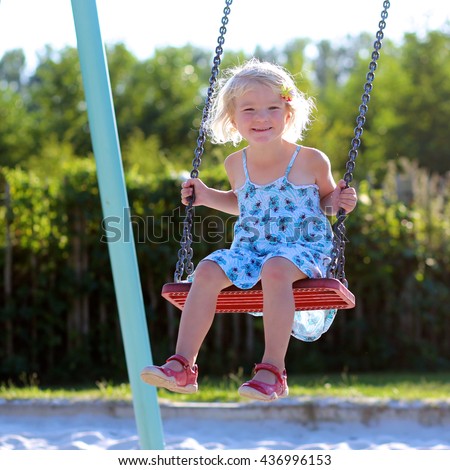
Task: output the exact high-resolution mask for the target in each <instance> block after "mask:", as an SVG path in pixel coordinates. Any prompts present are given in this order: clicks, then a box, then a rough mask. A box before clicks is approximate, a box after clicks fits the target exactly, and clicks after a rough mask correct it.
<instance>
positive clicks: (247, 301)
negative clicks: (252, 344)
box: [161, 278, 355, 313]
mask: <svg viewBox="0 0 450 470" xmlns="http://www.w3.org/2000/svg"><path fill="white" fill-rule="evenodd" d="M190 288H191V283H190V282H172V283H168V284H164V286H163V288H162V292H161V295H162V296H163V297H164V298H165V299H166V300H168V301H169V302H170V303H171V304H173V305H175V307H177V308H179V309H180V310H182V309H183V307H184V304H185V302H186V298H187V295H188V293H189V290H190ZM292 290H293V292H294V299H295V309H296V310H327V309H333V308H336V309H349V308H353V307H354V306H355V296H354V295H353V294H352V293H351V292H350V291H349V290H348V289H347V288H346V287H345V286H344V285H343V284H342V283H341V282H340V281H338V280H337V279H328V278H325V279H302V280H301V281H296V282H294V284H293V285H292ZM262 311H263V291H262V289H261V283H260V282H258V283H257V284H256V285H255V286H253V287H252V288H250V289H239V288H238V287H236V286H230V287H227V288H226V289H224V290H222V291H221V292H220V294H219V296H218V298H217V305H216V313H249V312H262Z"/></svg>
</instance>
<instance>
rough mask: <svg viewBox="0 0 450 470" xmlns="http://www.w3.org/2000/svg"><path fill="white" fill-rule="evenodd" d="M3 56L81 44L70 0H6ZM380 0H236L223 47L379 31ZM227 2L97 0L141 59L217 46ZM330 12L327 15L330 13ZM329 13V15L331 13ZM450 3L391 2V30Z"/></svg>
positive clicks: (443, 23)
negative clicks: (158, 51)
mask: <svg viewBox="0 0 450 470" xmlns="http://www.w3.org/2000/svg"><path fill="white" fill-rule="evenodd" d="M0 2H1V3H0V56H1V55H3V53H4V52H5V51H7V50H11V49H14V48H22V49H24V50H25V52H26V55H27V61H28V63H29V66H30V67H33V65H34V64H35V63H36V54H37V53H39V51H41V52H42V51H43V48H44V46H45V45H46V44H49V45H52V46H53V47H54V48H55V49H61V48H63V47H64V46H67V45H70V46H75V45H76V36H75V30H74V26H73V19H72V9H71V2H70V0H0ZM382 4H383V1H382V0H341V1H334V0H308V1H302V0H276V1H273V0H234V2H233V4H232V6H231V15H230V23H229V26H228V33H227V38H226V42H225V49H227V48H228V49H232V50H237V49H244V50H245V51H246V52H248V53H251V52H252V51H253V50H254V48H255V46H256V45H261V46H262V47H264V48H266V49H268V48H271V47H276V46H282V45H284V44H286V43H287V42H288V41H289V40H291V39H293V38H298V37H307V38H311V39H313V40H320V39H335V40H336V41H338V40H339V38H343V37H345V36H346V35H348V34H357V33H359V32H361V31H368V32H371V33H373V34H374V33H375V31H376V30H377V25H378V21H379V18H380V12H381V10H382ZM224 6H225V1H224V0H190V1H188V0H165V1H160V0H97V7H98V11H99V17H100V27H101V30H102V35H103V39H104V41H105V42H106V43H108V44H111V43H116V42H119V41H121V42H124V43H125V44H126V45H127V47H128V48H129V49H130V50H131V51H133V53H134V54H135V55H136V56H137V57H139V58H140V59H144V58H146V57H150V56H151V55H152V53H153V51H154V49H155V47H163V46H168V45H173V46H180V45H184V44H187V43H191V44H194V45H197V46H201V47H204V48H206V49H211V52H212V51H213V50H214V48H215V45H216V40H217V36H218V30H219V26H220V20H221V17H222V12H223V8H224ZM325 12H326V14H325ZM325 17H326V18H325ZM449 18H450V8H449V7H448V3H447V2H445V1H442V0H425V1H424V0H392V1H391V7H390V9H389V17H388V20H387V22H388V26H387V28H386V36H387V37H390V38H392V39H394V40H400V39H401V37H402V36H403V34H404V32H406V31H415V32H419V33H422V32H425V31H427V30H430V29H442V28H444V27H445V28H446V31H447V32H448V31H450V26H449Z"/></svg>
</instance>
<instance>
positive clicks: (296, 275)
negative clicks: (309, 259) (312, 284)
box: [255, 257, 307, 384]
mask: <svg viewBox="0 0 450 470" xmlns="http://www.w3.org/2000/svg"><path fill="white" fill-rule="evenodd" d="M306 277H307V276H306V275H305V274H304V273H302V272H301V271H300V270H299V269H298V268H297V267H296V266H295V265H294V264H293V263H292V262H291V261H289V260H288V259H285V258H282V257H274V258H271V259H269V260H268V261H267V262H266V263H265V264H264V267H263V270H262V273H261V283H262V288H263V295H264V306H263V309H264V315H263V323H264V340H265V348H264V355H263V358H262V362H267V363H269V364H272V365H274V366H275V367H277V368H278V369H279V370H280V371H282V370H283V369H284V368H285V363H284V360H285V356H286V352H287V348H288V345H289V340H290V337H291V331H292V323H293V321H294V313H295V302H294V295H293V292H292V283H293V282H295V281H296V280H298V279H304V278H306ZM255 379H256V380H260V381H261V382H266V383H271V384H273V383H275V380H276V379H275V376H274V375H273V374H272V373H271V372H268V371H265V370H261V371H259V372H258V373H257V374H256V375H255Z"/></svg>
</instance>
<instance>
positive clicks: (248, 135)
mask: <svg viewBox="0 0 450 470" xmlns="http://www.w3.org/2000/svg"><path fill="white" fill-rule="evenodd" d="M312 108H313V103H312V101H311V100H310V99H307V98H306V97H305V96H304V95H303V94H302V93H301V92H300V91H299V90H298V89H297V88H296V86H295V84H294V81H293V78H292V77H291V75H290V74H289V73H288V72H287V71H285V70H284V69H283V68H281V67H279V66H277V65H274V64H271V63H268V62H260V61H258V60H256V59H252V60H250V61H248V62H247V63H245V64H244V65H243V66H240V67H236V68H234V69H232V70H230V71H228V73H227V74H226V78H225V79H222V80H221V81H220V82H219V87H218V93H217V96H216V99H215V101H214V105H213V108H212V110H211V116H210V119H209V122H208V124H207V127H208V131H209V133H210V134H211V135H212V141H213V142H215V143H226V142H233V143H234V144H235V145H237V144H238V143H239V142H240V141H241V140H242V139H245V140H246V141H247V143H248V146H247V147H245V148H244V149H243V150H239V151H237V152H235V153H233V154H231V155H229V156H228V157H227V158H226V160H225V169H226V172H227V175H228V178H229V181H230V185H231V188H232V189H231V190H229V191H219V190H215V189H212V188H209V187H207V186H206V185H205V184H204V183H203V182H202V181H201V180H200V179H198V178H194V179H189V180H188V181H186V182H184V183H183V185H182V189H181V201H182V203H183V204H185V205H186V204H188V200H189V198H190V197H191V196H192V195H193V194H194V193H195V203H194V205H196V206H200V205H205V206H208V207H211V208H214V209H217V210H220V211H223V212H227V213H230V214H236V215H239V219H238V221H237V223H236V224H235V228H234V240H233V243H232V245H231V247H230V249H223V250H218V251H216V252H214V253H212V254H210V255H209V256H207V257H206V258H205V259H204V260H202V261H201V262H200V263H199V264H198V266H197V269H196V271H195V276H194V280H193V283H192V286H191V289H190V292H189V295H188V298H187V300H186V304H185V306H184V309H183V313H182V315H181V321H180V327H179V332H178V341H177V345H176V354H175V355H173V356H171V357H169V358H168V359H167V361H166V363H165V364H164V365H163V366H148V367H145V368H144V370H143V371H142V373H141V377H142V379H143V380H144V381H145V382H146V383H148V384H150V385H156V386H158V387H164V388H167V389H169V390H171V391H174V392H179V393H195V392H196V391H197V389H198V385H197V376H198V368H197V365H196V363H195V362H196V358H197V355H198V353H199V350H200V347H201V344H202V342H203V340H204V338H205V336H206V334H207V332H208V330H209V329H210V327H211V324H212V322H213V319H214V315H215V305H216V300H217V296H218V294H219V292H220V291H221V290H222V289H224V288H225V287H228V286H230V285H231V284H235V285H236V286H238V287H240V288H242V289H248V288H250V287H252V286H253V285H254V284H256V282H257V281H258V280H261V283H262V289H263V293H264V304H263V325H264V339H265V349H264V355H263V357H262V361H261V363H259V364H256V365H255V368H254V374H255V375H254V377H253V378H252V379H251V380H249V381H248V382H245V383H244V384H242V385H241V386H240V388H239V394H240V395H242V396H245V397H248V398H254V399H257V400H263V401H270V400H275V399H277V398H282V397H286V396H287V395H288V385H287V374H286V370H285V365H284V361H285V355H286V352H287V348H288V343H289V339H290V335H291V334H292V335H293V336H295V337H296V338H298V339H301V340H304V341H314V340H316V339H318V338H319V337H320V336H321V334H322V333H324V332H325V331H327V330H328V328H329V327H330V325H331V323H332V321H333V319H334V315H335V313H336V312H335V311H334V310H332V311H313V312H295V303H294V297H293V292H292V284H293V282H295V281H297V280H299V279H304V278H321V277H325V276H326V270H327V265H328V264H329V262H330V253H331V249H332V231H331V227H330V224H329V222H328V220H327V218H326V215H333V214H335V213H336V212H337V210H338V209H339V208H340V207H342V208H343V209H345V211H346V212H350V211H352V210H353V209H354V207H355V206H356V199H357V198H356V192H355V190H354V189H353V188H346V189H345V186H346V184H345V181H343V180H341V181H339V183H338V184H337V185H336V183H335V182H334V180H333V176H332V174H331V169H330V162H329V160H328V158H327V156H326V155H325V154H323V153H322V152H321V151H319V150H316V149H314V148H309V147H304V146H300V145H297V144H296V142H297V141H298V140H299V139H300V138H301V137H302V133H303V131H304V130H305V128H306V126H307V125H308V124H309V119H310V112H311V111H312Z"/></svg>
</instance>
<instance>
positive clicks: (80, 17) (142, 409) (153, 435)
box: [71, 0, 164, 450]
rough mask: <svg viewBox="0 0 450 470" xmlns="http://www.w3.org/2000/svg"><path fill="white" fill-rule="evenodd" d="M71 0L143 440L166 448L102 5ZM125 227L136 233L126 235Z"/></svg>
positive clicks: (142, 443)
mask: <svg viewBox="0 0 450 470" xmlns="http://www.w3.org/2000/svg"><path fill="white" fill-rule="evenodd" d="M71 1H72V11H73V18H74V22H75V30H76V35H77V44H78V53H79V56H80V64H81V72H82V76H83V85H84V89H85V96H86V102H87V108H88V117H89V125H90V131H91V136H92V146H93V149H94V155H95V161H96V165H97V177H98V184H99V189H100V198H101V202H102V208H103V217H104V219H106V220H112V221H114V223H115V229H117V228H120V233H121V236H120V237H118V238H120V239H119V240H117V239H115V240H114V241H112V239H109V242H108V248H109V255H110V259H111V266H112V272H113V279H114V286H115V291H116V298H117V305H118V309H119V317H120V325H121V329H122V337H123V342H124V348H125V357H126V361H127V368H128V375H129V380H130V384H131V389H132V392H133V405H134V413H135V417H136V425H137V430H138V433H139V439H140V446H141V448H142V449H155V450H158V449H164V442H163V432H162V424H161V416H160V410H159V406H158V399H157V395H156V389H155V388H154V387H149V386H148V385H146V384H144V383H143V382H142V381H141V380H140V377H139V374H140V371H141V369H142V368H143V367H144V366H145V365H147V364H152V363H153V361H152V356H151V350H150V340H149V337H148V330H147V322H146V318H145V311H144V302H143V298H142V290H141V282H140V278H139V270H138V264H137V257H136V249H135V244H134V239H133V236H132V234H133V231H132V228H131V221H130V215H129V210H128V208H129V205H128V196H127V192H126V187H125V178H124V174H123V167H122V158H121V153H120V145H119V137H118V133H117V126H116V118H115V113H114V106H113V99H112V93H111V85H110V81H109V72H108V65H107V61H106V54H105V49H104V46H103V42H102V37H101V32H100V25H99V21H98V13H97V5H96V1H95V0H71ZM117 232H118V231H117V230H115V233H117ZM125 233H128V234H130V235H131V236H129V237H126V239H125V237H124V235H125ZM116 238H117V237H116Z"/></svg>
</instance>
